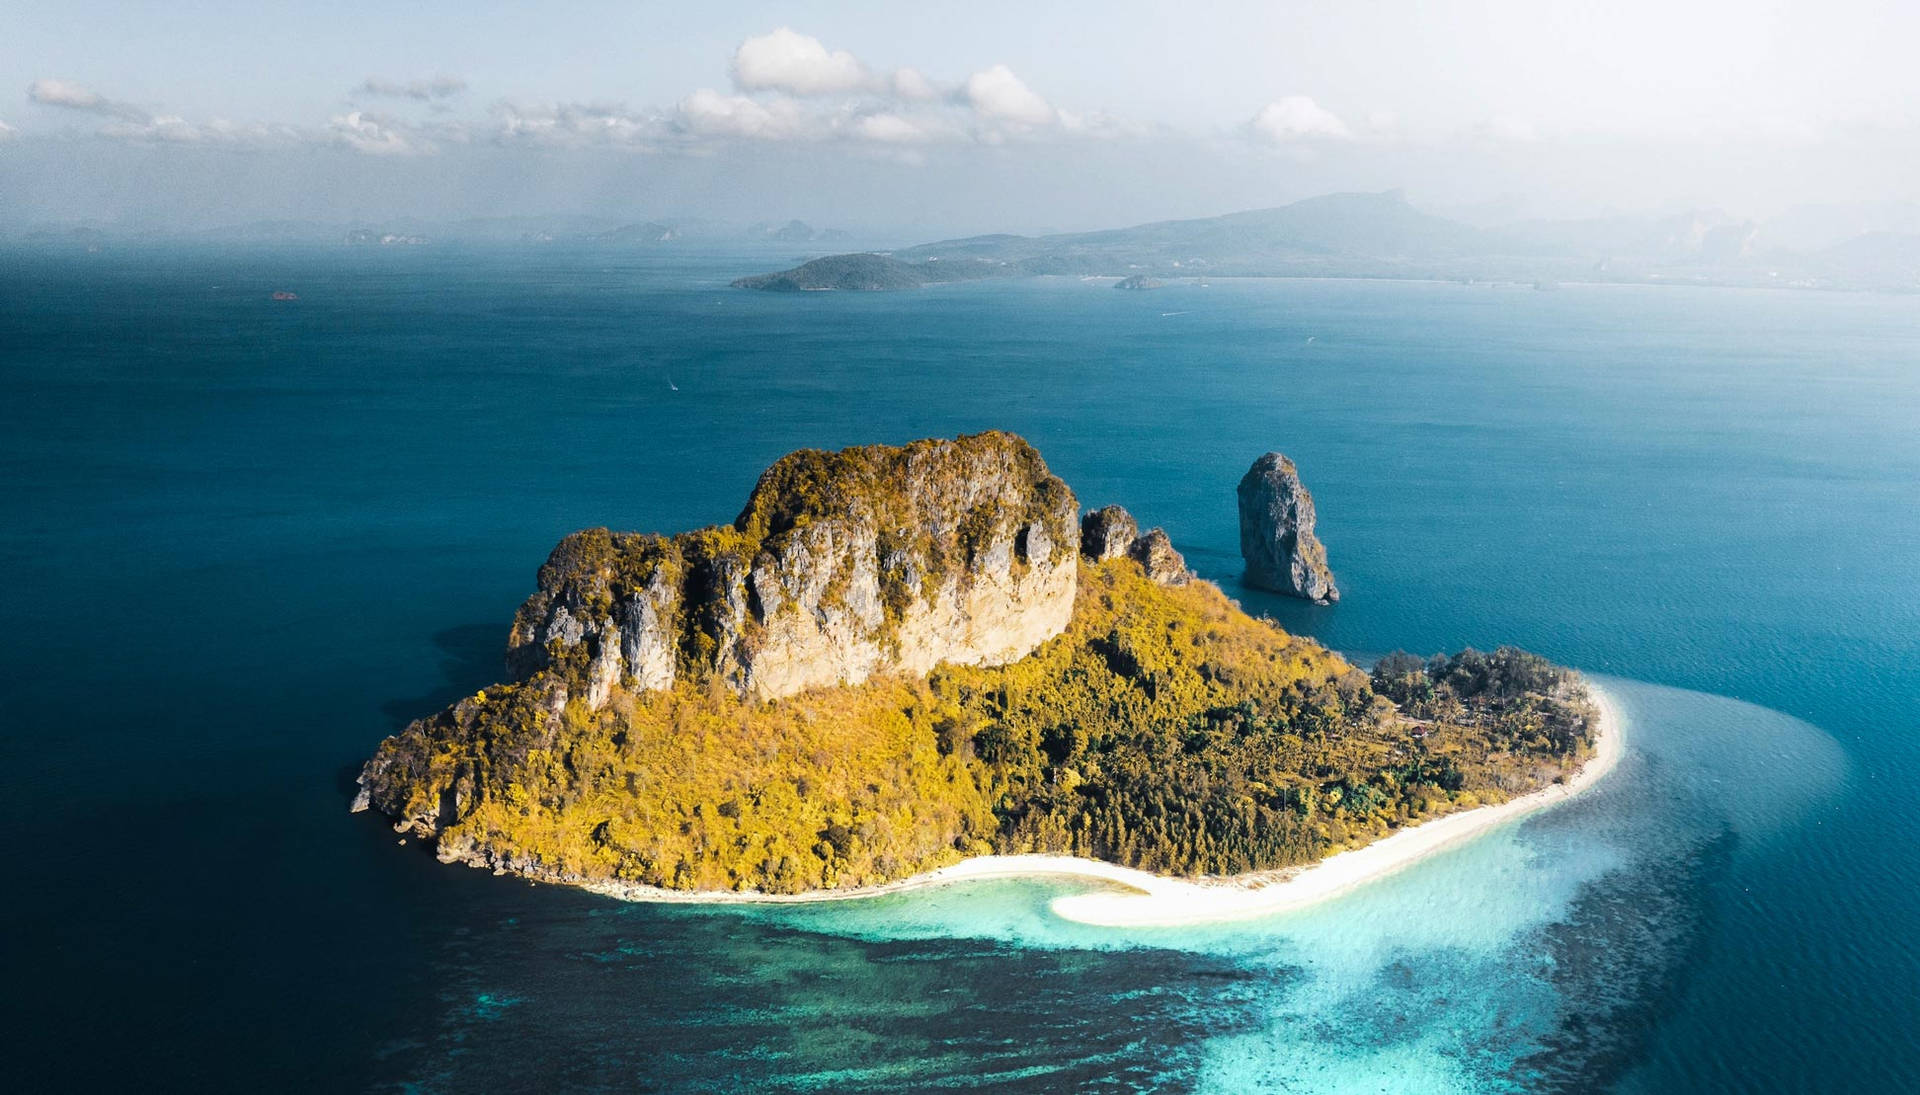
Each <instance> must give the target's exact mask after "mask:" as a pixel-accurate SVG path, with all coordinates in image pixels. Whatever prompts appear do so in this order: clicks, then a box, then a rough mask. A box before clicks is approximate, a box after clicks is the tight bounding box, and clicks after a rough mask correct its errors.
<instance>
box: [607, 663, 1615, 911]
mask: <svg viewBox="0 0 1920 1095" xmlns="http://www.w3.org/2000/svg"><path fill="white" fill-rule="evenodd" d="M1587 688H1588V690H1589V692H1591V693H1592V695H1593V700H1594V704H1595V705H1596V706H1597V707H1598V708H1599V709H1600V720H1599V723H1598V724H1597V725H1596V726H1595V728H1594V754H1593V757H1592V758H1591V759H1589V760H1588V761H1587V763H1586V764H1584V765H1582V766H1581V767H1580V770H1579V771H1578V772H1575V773H1574V774H1573V776H1572V777H1571V778H1569V779H1568V780H1567V781H1566V782H1565V783H1557V784H1553V785H1551V786H1548V787H1545V788H1542V789H1541V790H1538V791H1534V792H1532V793H1530V794H1526V795H1522V796H1520V797H1519V798H1516V799H1512V800H1510V801H1508V802H1503V803H1500V804H1498V805H1494V806H1481V807H1477V808H1475V809H1471V810H1463V811H1460V812H1459V813H1454V814H1448V815H1447V816H1445V817H1441V818H1436V819H1435V820H1433V821H1429V822H1426V823H1424V824H1421V825H1415V826H1411V827H1409V828H1406V829H1402V830H1400V831H1399V832H1397V833H1394V834H1393V835H1392V836H1388V837H1383V838H1381V839H1379V840H1376V841H1374V842H1373V843H1371V844H1367V845H1363V846H1361V847H1359V848H1355V849H1352V850H1351V851H1345V852H1340V853H1337V854H1335V855H1331V856H1328V857H1327V858H1326V859H1323V860H1321V861H1320V862H1318V863H1314V864H1309V865H1307V866H1304V867H1288V868H1283V869H1281V870H1276V871H1261V872H1257V873H1254V874H1246V875H1235V876H1232V877H1227V878H1202V879H1182V878H1168V877H1164V876H1161V875H1156V874H1152V873H1150V872H1147V871H1140V870H1135V869H1133V868H1131V867H1122V866H1119V865H1117V864H1113V863H1107V862H1104V861H1102V860H1097V859H1084V858H1081V857H1078V856H1066V855H988V856H977V857H975V858H973V859H967V860H962V861H961V862H959V863H956V864H954V865H953V866H951V867H942V868H940V869H939V870H936V871H928V872H927V873H925V874H919V875H914V876H913V877H911V878H903V879H901V880H899V881H897V882H889V883H887V884H886V885H882V886H867V887H862V888H859V889H851V890H828V891H820V892H816V893H802V894H765V893H714V892H690V891H684V890H667V889H661V888H659V887H655V886H641V885H635V884H631V883H621V882H592V883H586V884H585V888H586V889H589V890H592V891H593V892H595V893H600V894H605V895H607V896H610V897H618V898H621V899H623V900H627V901H660V902H671V903H684V904H740V903H752V904H798V903H804V902H813V901H847V900H854V899H858V898H864V897H879V896H882V895H885V894H895V893H904V892H906V891H909V890H917V889H923V888H926V887H930V886H942V885H949V884H952V883H955V882H977V881H982V880H985V879H1000V878H1060V877H1071V878H1085V879H1092V880H1097V881H1101V882H1107V883H1113V884H1115V885H1116V886H1118V887H1122V888H1120V889H1111V890H1100V891H1095V892H1092V893H1082V894H1070V895H1068V896H1065V897H1060V898H1056V899H1054V901H1053V903H1052V905H1051V908H1052V910H1053V912H1054V914H1055V915H1057V916H1061V917H1064V918H1065V919H1068V920H1074V921H1078V922H1080V923H1083V924H1092V925H1096V926H1100V927H1115V928H1145V927H1172V926H1176V925H1181V924H1193V923H1202V922H1206V921H1215V920H1241V919H1248V918H1252V917H1259V916H1268V915H1271V914H1273V913H1280V912H1287V911H1290V910H1293V909H1298V908H1303V907H1305V906H1307V905H1312V904H1314V903H1316V902H1320V901H1325V900H1327V899H1328V898H1331V897H1338V896H1339V895H1341V894H1344V893H1348V892H1350V891H1352V890H1354V889H1357V888H1358V887H1360V886H1362V885H1365V884H1366V883H1368V882H1372V881H1374V880H1375V879H1379V878H1383V877H1385V876H1387V875H1389V874H1392V873H1393V872H1395V871H1398V870H1400V869H1401V868H1403V867H1407V866H1410V865H1412V864H1414V863H1417V862H1419V861H1420V860H1422V859H1425V858H1426V857H1428V856H1430V855H1433V854H1434V853H1436V852H1439V851H1442V850H1444V849H1446V848H1450V847H1452V846H1454V845H1456V844H1458V843H1460V842H1462V841H1464V840H1468V839H1471V838H1473V837H1475V836H1479V835H1480V834H1482V833H1485V832H1488V831H1489V830H1492V829H1495V828H1498V827H1499V826H1501V825H1505V824H1507V823H1508V822H1511V821H1516V820H1518V819H1520V818H1522V817H1525V816H1527V815H1528V814H1531V813H1535V812H1537V811H1539V810H1544V809H1546V808H1548V807H1550V806H1555V805H1558V804H1559V803H1562V802H1565V801H1567V800H1568V799H1570V798H1572V797H1573V796H1575V795H1577V794H1579V793H1580V792H1582V791H1584V790H1586V789H1587V788H1589V787H1592V786H1593V785H1594V784H1595V783H1598V782H1599V781H1600V779H1601V778H1602V777H1603V776H1605V775H1606V774H1607V773H1608V772H1610V771H1612V770H1613V769H1614V766H1615V765H1617V764H1618V763H1619V762H1620V757H1621V756H1622V755H1623V753H1624V752H1625V749H1626V741H1625V738H1626V721H1625V717H1624V716H1623V715H1622V714H1621V711H1620V708H1619V705H1618V704H1616V703H1615V702H1614V700H1613V697H1611V696H1609V695H1608V694H1607V693H1606V691H1605V690H1604V689H1602V688H1600V687H1599V686H1598V685H1595V684H1594V683H1593V682H1592V681H1591V680H1589V681H1588V682H1587Z"/></svg>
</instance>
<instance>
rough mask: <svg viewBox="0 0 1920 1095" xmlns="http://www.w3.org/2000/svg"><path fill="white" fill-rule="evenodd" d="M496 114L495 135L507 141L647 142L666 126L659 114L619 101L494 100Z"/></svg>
mask: <svg viewBox="0 0 1920 1095" xmlns="http://www.w3.org/2000/svg"><path fill="white" fill-rule="evenodd" d="M493 118H494V123H495V124H496V126H497V127H498V129H497V130H496V132H495V134H494V139H495V140H496V141H498V142H500V143H503V144H512V143H526V144H534V145H550V146H556V147H579V146H586V145H644V144H647V143H648V142H650V141H653V140H656V139H658V138H659V137H661V136H663V135H664V133H665V129H666V125H665V122H664V121H663V120H662V119H661V117H660V116H659V115H658V114H656V113H644V114H642V113H635V112H633V111H630V110H628V109H627V108H626V107H624V106H621V105H620V104H618V103H554V104H551V105H533V106H529V105H523V104H520V103H512V102H501V103H496V104H494V107H493Z"/></svg>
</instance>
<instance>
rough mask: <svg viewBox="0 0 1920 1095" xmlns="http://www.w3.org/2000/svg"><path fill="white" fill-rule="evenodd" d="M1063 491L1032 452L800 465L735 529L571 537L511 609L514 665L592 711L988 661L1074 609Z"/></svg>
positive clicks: (906, 453)
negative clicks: (566, 690)
mask: <svg viewBox="0 0 1920 1095" xmlns="http://www.w3.org/2000/svg"><path fill="white" fill-rule="evenodd" d="M1077 513H1078V506H1077V504H1076V503H1075V501H1074V498H1073V493H1072V492H1071V491H1070V490H1068V489H1067V486H1066V484H1065V483H1062V482H1061V481H1060V480H1059V479H1058V478H1057V477H1055V476H1054V475H1052V474H1051V473H1050V472H1048V471H1047V468H1046V465H1045V463H1044V462H1042V461H1041V459H1040V456H1039V454H1038V453H1037V452H1035V451H1034V450H1033V448H1032V447H1031V446H1030V445H1028V444H1027V443H1026V442H1024V441H1022V440H1020V439H1019V438H1017V437H1013V436H1012V435H1010V434H1003V433H986V434H978V435H974V436H971V437H963V438H960V439H958V440H955V441H918V442H914V443H913V444H911V445H906V446H901V447H898V448H894V447H888V446H867V447H864V448H857V449H847V450H845V451H843V452H838V453H825V452H818V451H813V450H807V451H802V452H797V453H793V454H791V455H789V456H787V457H786V458H784V459H782V460H781V461H780V462H779V463H777V464H775V465H774V466H773V467H772V468H769V469H768V470H767V472H766V474H764V475H762V476H761V478H760V482H759V485H758V486H756V487H755V488H754V492H753V495H752V497H751V498H750V499H749V500H748V502H747V506H746V508H745V509H744V510H742V511H741V514H740V516H739V518H738V519H736V520H735V522H734V523H733V525H732V526H722V527H717V528H709V529H702V530H699V531H697V532H691V533H685V534H682V535H680V536H676V537H672V538H667V537H661V536H654V535H647V534H638V533H613V532H609V531H607V530H606V529H589V530H587V531H584V532H578V533H575V534H573V535H572V536H569V537H567V539H566V540H564V541H562V542H561V544H560V546H559V547H557V548H555V549H554V552H553V555H552V556H551V557H550V558H549V559H548V560H547V564H546V566H544V567H542V568H541V571H540V579H539V587H540V588H539V592H537V593H535V594H534V595H533V596H532V597H531V598H529V599H528V600H527V602H526V603H525V604H524V605H522V606H521V609H520V612H519V614H518V615H517V616H516V617H515V620H514V626H513V633H512V637H511V640H510V643H509V650H508V667H509V669H510V670H511V671H512V672H513V673H514V674H515V676H516V677H518V678H520V679H525V678H526V677H529V676H531V675H532V674H534V673H537V672H540V671H542V670H550V671H553V672H554V673H555V675H556V676H560V677H563V678H565V679H566V680H567V681H569V682H570V685H571V686H572V687H574V688H575V689H577V690H578V694H580V695H581V696H582V698H584V699H586V700H587V701H588V703H589V706H595V707H597V706H600V705H601V704H604V703H605V702H606V700H607V698H608V697H609V696H610V695H611V694H612V691H613V689H614V688H615V687H616V686H624V687H627V688H633V689H640V690H645V689H658V688H666V687H670V686H671V685H672V684H673V682H674V681H675V680H676V679H678V678H679V677H681V676H686V675H691V676H693V677H695V678H703V679H704V678H706V677H709V676H716V677H718V678H719V679H720V680H722V681H724V682H725V683H726V684H728V685H729V686H730V687H732V688H733V689H735V690H736V691H737V692H739V693H740V694H742V695H748V696H753V697H756V698H762V699H771V698H775V697H779V696H785V695H791V694H793V693H795V692H799V691H803V690H805V689H807V688H812V687H816V686H821V685H831V684H841V683H848V684H857V683H859V682H861V681H864V680H866V679H867V678H869V677H871V676H873V675H874V674H876V673H883V672H900V673H906V674H911V675H924V674H925V673H927V672H928V671H930V670H931V669H933V667H934V666H936V665H938V664H940V663H942V662H959V663H966V664H975V665H999V664H1004V663H1006V662H1010V661H1015V660H1017V659H1019V658H1021V657H1024V656H1025V655H1026V654H1028V653H1029V652H1031V651H1032V650H1033V649H1034V648H1035V647H1037V646H1039V645H1040V644H1041V643H1043V642H1045V641H1046V640H1048V639H1050V638H1052V637H1053V636H1055V635H1057V634H1059V633H1060V632H1061V631H1062V630H1063V629H1064V628H1065V627H1066V625H1067V621H1068V619H1069V618H1070V617H1071V615H1072V612H1073V596H1074V588H1075V582H1074V573H1075V566H1076V554H1075V552H1074V544H1075V536H1076V532H1077V529H1076V528H1075V523H1074V518H1075V516H1076V514H1077Z"/></svg>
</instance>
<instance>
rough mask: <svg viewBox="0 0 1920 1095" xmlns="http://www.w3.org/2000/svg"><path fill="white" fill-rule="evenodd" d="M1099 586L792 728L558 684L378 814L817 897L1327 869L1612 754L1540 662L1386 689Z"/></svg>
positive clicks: (750, 706) (532, 864)
mask: <svg viewBox="0 0 1920 1095" xmlns="http://www.w3.org/2000/svg"><path fill="white" fill-rule="evenodd" d="M1079 569H1080V578H1079V582H1080V588H1079V591H1078V596H1077V601H1076V608H1075V615H1074V618H1073V621H1072V623H1071V625H1070V626H1069V627H1068V629H1067V630H1066V632H1065V633H1063V634H1062V635H1060V636H1058V637H1057V638H1055V639H1053V640H1052V641H1050V642H1048V643H1047V644H1045V645H1044V646H1042V647H1041V648H1040V649H1039V650H1038V651H1036V652H1035V653H1033V654H1032V655H1030V656H1028V657H1027V658H1024V659H1022V660H1020V661H1019V662H1016V663H1014V664H1012V665H1008V666H1003V667H997V668H980V667H946V668H943V669H941V670H938V671H936V672H935V673H934V674H933V675H932V676H931V677H930V678H928V679H925V680H907V679H901V678H897V677H893V678H880V679H876V680H874V681H871V682H869V683H867V684H864V685H860V686H851V687H849V686H842V687H833V688H823V689H816V690H813V691H810V692H806V693H802V694H800V695H797V696H793V697H790V698H787V699H782V700H778V701H774V702H770V703H757V702H754V701H751V700H743V699H740V698H737V697H736V696H735V695H734V694H733V693H731V692H729V691H727V690H726V689H724V688H720V687H718V686H717V685H715V684H714V683H713V682H711V681H707V682H698V683H694V682H684V681H683V682H682V683H680V684H678V685H676V686H675V688H674V689H672V690H669V691H663V692H651V693H631V692H620V693H617V694H616V695H615V696H614V698H613V700H612V702H610V703H609V704H608V705H607V706H606V707H604V708H603V709H601V710H599V711H597V712H596V711H589V710H588V709H587V708H586V707H585V705H583V704H582V703H581V702H580V701H579V699H578V698H577V697H573V696H570V695H569V693H568V691H567V689H566V687H565V681H564V680H563V679H562V678H561V677H560V676H559V675H558V674H560V673H561V672H562V670H561V668H560V667H555V669H553V670H551V671H547V672H541V673H538V674H536V675H534V676H533V677H532V678H531V679H529V680H527V681H524V682H522V683H519V684H514V685H509V686H505V687H503V688H498V689H489V690H487V691H486V692H483V693H481V694H479V695H476V696H474V697H471V698H469V699H467V700H464V701H462V702H461V703H460V704H457V705H456V706H455V707H453V708H450V709H449V710H447V711H445V712H442V713H441V714H439V715H437V716H434V717H433V718H430V719H426V720H422V721H421V722H418V723H416V724H414V725H413V726H411V727H409V728H408V729H407V730H406V731H405V732H404V733H402V734H400V735H397V736H395V737H394V738H391V739H389V740H388V741H387V742H385V743H383V745H382V746H381V752H380V754H379V755H378V756H377V757H376V758H375V761H374V762H373V763H372V764H371V765H370V766H369V777H368V778H369V782H368V790H369V792H370V797H371V799H372V801H373V804H374V805H376V806H378V807H380V808H381V809H383V810H384V811H386V812H387V813H389V814H392V815H394V816H396V817H400V818H402V819H408V820H410V821H411V822H412V823H413V827H414V829H415V831H416V832H419V833H422V834H423V835H425V834H429V833H433V832H436V831H437V832H438V834H439V839H440V842H441V843H440V848H441V854H442V855H443V856H444V857H446V858H449V859H463V860H466V861H469V862H476V863H486V864H491V865H494V866H497V867H504V868H507V869H511V870H516V871H520V872H522V873H525V874H528V875H531V876H534V877H545V878H556V879H569V880H601V879H618V880H623V881H628V882H634V883H644V884H649V885H655V886H665V887H673V888H679V889H762V890H767V891H771V892H793V891H798V890H804V889H812V888H819V887H838V886H856V885H862V884H870V883H876V882H881V881H885V880H889V879H893V878H899V877H902V876H905V875H909V874H913V873H916V872H919V871H923V870H927V869H930V868H932V867H936V866H940V865H943V864H946V863H950V862H953V861H955V860H957V859H959V858H961V857H962V856H964V855H970V854H981V853H986V852H995V851H997V852H1025V851H1049V852H1073V853H1077V854H1081V855H1089V856H1094V857H1098V858H1102V859H1107V860H1112V861H1114V862H1118V863H1122V864H1126V865H1130V866H1137V867H1143V868H1146V869H1150V870H1156V871H1163V872H1174V873H1181V874H1224V873H1238V872H1244V871H1250V870H1259V869H1266V868H1274V867H1283V866H1288V865H1292V864H1299V863H1305V862H1310V861H1312V860H1316V859H1318V858H1321V857H1322V856H1324V855H1326V854H1328V853H1330V852H1332V851H1336V850H1339V849H1340V848H1342V847H1346V846H1350V845H1354V844H1358V843H1364V842H1366V841H1368V840H1371V839H1374V838H1376V837H1378V836H1381V835H1384V834H1386V833H1387V832H1389V831H1391V830H1392V829H1394V828H1396V827H1398V826H1400V825H1403V824H1406V823H1408V822H1412V821H1417V820H1419V819H1422V818H1425V817H1429V816H1434V815H1437V814H1442V813H1446V812H1448V811H1451V810H1455V809H1461V808H1465V807H1470V806H1474V805H1478V804H1480V803H1482V802H1489V801H1498V800H1502V799H1504V798H1506V797H1509V796H1511V795H1514V794H1517V793H1520V792H1523V791H1526V790H1531V789H1534V788H1537V787H1539V786H1542V785H1544V784H1545V783H1547V782H1549V781H1551V780H1553V779H1556V778H1558V777H1559V776H1560V775H1562V774H1563V773H1565V772H1567V771H1570V770H1571V769H1572V767H1573V766H1574V765H1576V764H1577V763H1578V762H1579V761H1580V760H1581V759H1583V757H1584V755H1585V753H1586V752H1587V750H1588V749H1589V747H1590V742H1591V731H1592V725H1593V718H1594V716H1593V712H1592V709H1591V708H1590V706H1589V705H1588V704H1587V703H1586V701H1585V698H1584V695H1583V693H1582V690H1581V689H1580V687H1579V684H1578V680H1577V678H1576V677H1574V676H1573V675H1572V674H1570V673H1568V672H1567V671H1565V670H1561V669H1558V668H1555V667H1553V666H1551V665H1549V664H1548V663H1546V662H1545V661H1543V660H1541V659H1539V658H1536V657H1534V656H1532V655H1528V654H1524V653H1522V652H1520V651H1516V650H1511V649H1504V648H1503V649H1502V650H1499V651H1496V652H1495V653H1493V654H1491V655H1487V654H1480V653H1478V652H1475V651H1465V652H1463V653H1461V654H1459V655H1456V656H1454V657H1452V658H1436V659H1434V660H1432V661H1430V662H1423V661H1419V660H1417V659H1412V658H1408V657H1406V656H1404V655H1394V656H1391V657H1389V658H1387V659H1384V660H1383V661H1382V662H1381V663H1380V665H1379V666H1378V667H1376V669H1375V671H1374V673H1373V674H1372V676H1371V677H1369V675H1368V674H1366V673H1363V672H1361V671H1359V670H1357V669H1355V668H1354V667H1352V666H1351V665H1349V664H1348V663H1347V662H1346V661H1345V660H1343V659H1342V658H1340V657H1339V656H1338V655H1337V654H1334V653H1332V652H1330V651H1328V650H1326V649H1324V648H1323V647H1320V646H1319V645H1318V644H1316V643H1313V642H1311V641H1308V640H1303V639H1298V638H1295V637H1292V636H1290V635H1288V634H1286V633H1285V632H1283V631H1281V630H1280V629H1278V628H1276V627H1274V626H1272V625H1271V624H1269V623H1267V622H1264V621H1259V620H1255V619H1253V618H1251V617H1249V616H1247V615H1246V614H1245V613H1243V612H1241V611H1240V610H1239V609H1238V607H1237V606H1235V605H1234V604H1233V603H1232V602H1231V601H1229V600H1227V599H1226V597H1224V596H1223V595H1222V594H1221V593H1220V591H1219V590H1218V589H1216V588H1215V587H1213V586H1211V585H1209V584H1207V583H1204V582H1193V583H1190V584H1187V585H1184V586H1178V587H1169V586H1162V585H1158V584H1155V583H1153V582H1151V581H1149V580H1147V579H1146V578H1145V577H1144V575H1143V573H1142V571H1141V569H1140V566H1139V564H1138V563H1136V562H1134V561H1132V560H1130V559H1125V558H1121V559H1114V560H1110V561H1108V562H1105V563H1099V564H1095V563H1091V562H1087V561H1085V560H1082V563H1081V566H1080V568H1079ZM1396 704H1398V705H1400V708H1401V709H1404V714H1403V713H1402V710H1401V709H1396Z"/></svg>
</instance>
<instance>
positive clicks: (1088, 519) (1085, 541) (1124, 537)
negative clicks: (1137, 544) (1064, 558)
mask: <svg viewBox="0 0 1920 1095" xmlns="http://www.w3.org/2000/svg"><path fill="white" fill-rule="evenodd" d="M1139 536H1140V522H1138V521H1135V520H1134V519H1133V514H1131V513H1128V512H1127V511H1126V510H1124V509H1122V508H1120V507H1119V506H1105V507H1102V508H1100V509H1097V510H1094V511H1093V512H1092V513H1089V514H1087V515H1086V516H1085V517H1083V518H1081V520H1080V554H1082V555H1085V556H1086V557H1087V558H1089V559H1091V560H1093V561H1094V562H1096V563H1104V562H1106V561H1107V560H1108V559H1118V558H1119V557H1120V556H1122V555H1125V554H1126V553H1127V549H1128V548H1129V547H1132V546H1133V542H1134V540H1136V539H1138V538H1139Z"/></svg>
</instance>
